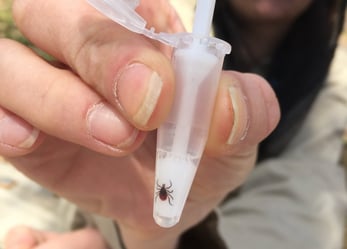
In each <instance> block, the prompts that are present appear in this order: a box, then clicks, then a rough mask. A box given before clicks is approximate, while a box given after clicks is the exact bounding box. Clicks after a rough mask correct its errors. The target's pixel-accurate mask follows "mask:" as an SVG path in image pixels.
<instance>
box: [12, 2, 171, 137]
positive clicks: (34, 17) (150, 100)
mask: <svg viewBox="0 0 347 249" xmlns="http://www.w3.org/2000/svg"><path fill="white" fill-rule="evenodd" d="M13 13H14V17H15V20H16V23H17V26H18V27H19V28H20V30H21V31H22V32H23V33H24V35H25V36H27V37H28V38H29V39H30V40H31V41H32V42H33V43H34V44H36V45H37V46H38V47H40V48H41V49H43V50H45V51H46V52H48V53H49V54H51V55H53V56H54V57H55V58H57V59H59V60H60V61H62V62H64V63H66V64H67V65H69V66H70V67H71V68H72V69H73V71H75V72H76V73H77V74H78V75H79V76H80V77H81V78H82V79H83V80H84V81H85V82H86V83H88V84H89V85H90V86H91V87H92V88H93V89H95V91H97V92H98V93H99V94H100V95H102V96H103V97H104V98H105V99H107V101H108V102H109V103H110V104H111V105H113V106H115V107H117V108H118V110H119V111H120V112H121V113H122V114H123V115H124V116H125V117H126V118H127V119H128V121H129V122H131V123H132V124H133V125H134V126H136V127H138V128H140V129H145V130H150V129H154V128H156V127H157V126H158V125H159V124H160V123H161V122H162V120H163V119H164V118H165V117H166V113H167V112H168V110H169V108H170V106H171V102H172V95H173V90H174V85H173V82H174V76H173V72H172V68H171V63H170V61H169V59H168V58H167V57H166V56H165V55H163V54H162V53H161V51H159V50H158V48H157V47H155V46H154V44H153V43H152V42H150V41H149V40H148V39H146V38H145V37H143V36H141V35H138V34H133V33H131V32H129V31H127V30H125V29H124V28H123V27H121V26H119V25H117V24H116V23H114V22H112V21H110V20H108V19H107V18H106V17H104V16H102V15H101V14H99V13H98V12H96V11H95V10H94V9H93V8H92V7H90V6H89V5H88V4H87V3H86V2H85V1H83V0H75V1H69V0H60V1H54V0H16V1H14V6H13ZM158 103H160V105H159V104H158Z"/></svg>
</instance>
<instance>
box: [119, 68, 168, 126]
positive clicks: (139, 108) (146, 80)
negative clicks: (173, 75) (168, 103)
mask: <svg viewBox="0 0 347 249" xmlns="http://www.w3.org/2000/svg"><path fill="white" fill-rule="evenodd" d="M162 87H163V81H162V79H161V78H160V76H159V75H158V73H157V72H155V71H153V70H152V69H150V68H149V67H147V66H145V65H143V64H139V63H136V64H132V65H130V66H128V67H127V68H126V69H125V70H124V71H123V72H122V73H121V74H120V75H119V77H118V78H117V80H116V84H115V90H114V93H115V96H116V100H117V102H118V104H119V106H120V108H121V109H122V110H123V111H125V112H126V113H127V114H128V115H129V117H130V118H132V120H133V121H134V122H135V123H136V124H138V125H141V126H146V124H147V123H148V121H149V120H150V118H151V116H152V114H153V112H154V110H155V107H156V105H157V102H158V99H159V97H160V94H161V90H162Z"/></svg>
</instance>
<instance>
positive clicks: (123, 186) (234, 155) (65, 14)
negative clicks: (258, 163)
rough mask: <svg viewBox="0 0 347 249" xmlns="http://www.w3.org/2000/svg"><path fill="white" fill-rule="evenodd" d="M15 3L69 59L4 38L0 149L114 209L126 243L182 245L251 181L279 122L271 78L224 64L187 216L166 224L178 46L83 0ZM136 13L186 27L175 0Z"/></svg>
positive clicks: (172, 28) (40, 42)
mask: <svg viewBox="0 0 347 249" xmlns="http://www.w3.org/2000/svg"><path fill="white" fill-rule="evenodd" d="M158 8H160V9H161V10H162V11H160V12H158V13H157V12H156V10H157V9H158ZM13 11H14V12H13V14H14V17H15V20H16V24H17V26H18V27H19V28H20V30H21V31H22V33H23V34H24V35H25V36H26V37H28V38H29V39H30V40H31V41H32V42H33V43H34V44H35V45H36V46H37V47H39V48H41V49H42V50H44V51H46V52H47V53H49V54H51V55H52V56H54V57H55V58H56V59H57V60H58V61H59V62H61V63H62V65H63V66H61V67H56V66H53V65H52V64H51V63H47V62H46V61H44V60H43V59H41V58H40V57H38V56H37V55H36V54H35V53H34V52H33V51H31V50H30V49H28V48H26V47H24V46H23V45H21V44H18V43H16V42H14V41H11V40H7V39H1V40H0V53H1V55H2V56H1V59H0V75H2V77H1V79H0V154H1V155H3V156H4V157H5V158H6V159H7V160H9V161H10V162H11V163H12V164H13V165H14V166H15V167H16V168H17V169H18V170H19V171H21V172H23V173H24V174H26V175H27V176H28V177H30V178H32V179H33V180H35V181H36V182H38V183H40V184H42V185H43V186H45V187H46V188H48V189H50V190H52V191H53V192H55V193H57V194H59V195H61V196H63V197H65V198H67V199H69V200H71V201H72V202H74V203H76V204H77V205H79V206H80V207H81V208H83V209H85V210H88V211H91V212H96V213H99V214H101V215H104V216H107V217H110V218H112V219H114V220H115V221H116V222H117V223H118V225H119V227H120V230H121V234H122V238H123V240H124V243H125V245H126V247H127V249H132V248H142V249H146V248H152V249H159V248H166V249H170V248H175V245H176V243H177V240H178V238H179V236H180V235H181V234H182V233H183V232H184V231H185V230H187V229H189V228H190V227H192V226H193V225H195V224H196V223H198V222H199V221H201V220H202V219H203V218H204V217H205V216H206V215H207V214H208V213H209V212H211V211H212V210H213V209H214V208H215V207H216V206H217V205H218V204H219V203H220V202H221V201H222V200H223V198H224V197H225V196H226V195H227V194H228V193H229V192H230V191H232V190H233V189H235V188H236V187H237V186H239V185H240V184H241V183H242V182H243V181H244V179H245V178H246V177H247V175H248V174H249V173H250V171H251V169H252V168H253V166H254V162H255V158H256V153H257V145H258V144H259V142H260V141H262V140H263V139H264V138H265V137H266V136H267V135H269V134H270V133H271V131H272V130H273V129H274V128H275V126H276V125H277V123H278V120H279V116H280V111H279V106H278V102H277V99H276V97H275V95H274V93H273V91H272V89H271V87H270V86H269V85H268V83H267V82H266V81H265V80H264V79H262V78H260V77H259V76H256V75H252V74H241V73H238V72H223V73H222V76H221V80H220V84H219V90H218V94H217V100H216V103H215V109H214V115H213V119H212V123H211V128H210V134H209V139H208V142H207V145H206V150H205V154H204V156H203V158H202V161H201V164H200V167H199V170H198V172H197V176H196V178H195V181H194V184H193V187H192V190H191V192H190V195H189V198H188V200H187V203H186V207H185V210H184V212H183V215H182V218H181V222H180V223H179V224H178V225H176V226H175V227H173V228H170V229H163V228H160V227H159V226H157V225H156V224H155V223H154V221H153V218H152V205H153V189H154V165H155V144H156V135H155V129H156V128H157V127H158V126H159V125H160V123H161V122H162V121H163V120H164V119H165V117H166V115H167V114H168V112H169V110H170V107H171V104H172V99H173V96H174V93H175V91H174V90H175V79H174V74H173V70H172V68H171V64H170V58H169V55H170V51H169V50H168V49H167V48H164V46H163V45H160V44H158V43H157V42H153V41H150V40H148V39H147V38H145V37H143V36H141V35H137V34H133V33H131V32H128V31H127V30H125V29H124V28H122V27H120V26H119V25H117V24H116V23H114V22H112V21H110V20H108V19H107V18H105V17H103V16H102V15H100V14H99V13H98V12H96V11H95V10H94V9H93V8H91V7H90V6H89V5H88V4H87V3H86V2H85V1H83V0H75V1H68V0H60V1H53V0H35V1H33V0H15V1H14V5H13ZM138 11H139V13H140V14H141V15H142V16H143V17H144V18H145V19H146V20H148V23H149V26H154V27H155V28H156V30H157V31H166V32H177V31H182V29H183V28H182V26H181V24H180V21H179V19H178V18H177V16H176V14H175V12H174V11H173V10H172V9H171V7H170V6H169V5H168V3H167V1H164V0H163V1H159V0H147V1H145V0H143V1H142V5H141V6H140V7H139V9H138ZM154 13H155V14H154ZM144 242H145V243H144Z"/></svg>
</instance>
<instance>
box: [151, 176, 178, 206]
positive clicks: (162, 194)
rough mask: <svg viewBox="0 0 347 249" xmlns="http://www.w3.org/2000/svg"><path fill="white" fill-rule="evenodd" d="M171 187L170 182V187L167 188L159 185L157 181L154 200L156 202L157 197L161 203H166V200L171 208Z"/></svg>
mask: <svg viewBox="0 0 347 249" xmlns="http://www.w3.org/2000/svg"><path fill="white" fill-rule="evenodd" d="M171 187H172V182H171V181H170V185H169V186H166V184H165V183H164V184H162V185H160V184H159V183H158V181H157V187H156V189H157V192H156V193H155V200H157V198H158V196H159V199H160V200H162V201H166V200H168V202H169V204H170V206H172V201H173V199H174V198H173V196H172V193H173V190H172V189H171Z"/></svg>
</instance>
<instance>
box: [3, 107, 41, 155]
mask: <svg viewBox="0 0 347 249" xmlns="http://www.w3.org/2000/svg"><path fill="white" fill-rule="evenodd" d="M39 134H40V132H39V130H37V129H36V128H34V127H33V126H31V125H30V124H28V123H26V122H24V121H23V120H22V119H20V118H18V117H16V116H14V115H11V114H8V113H4V112H1V113H0V142H1V143H3V144H6V145H9V146H12V147H17V148H20V149H29V148H31V147H32V146H33V145H34V144H35V142H36V140H37V138H38V136H39Z"/></svg>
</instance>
